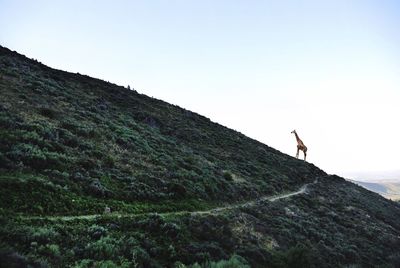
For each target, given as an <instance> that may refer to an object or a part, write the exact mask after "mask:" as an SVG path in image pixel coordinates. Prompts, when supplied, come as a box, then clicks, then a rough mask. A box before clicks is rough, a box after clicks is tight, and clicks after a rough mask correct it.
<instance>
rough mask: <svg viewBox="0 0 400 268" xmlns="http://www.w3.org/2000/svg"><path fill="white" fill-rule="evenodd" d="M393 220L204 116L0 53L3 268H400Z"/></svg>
mask: <svg viewBox="0 0 400 268" xmlns="http://www.w3.org/2000/svg"><path fill="white" fill-rule="evenodd" d="M271 127H272V126H271ZM299 189H302V190H299ZM285 194H287V195H285ZM273 197H275V198H273ZM106 207H108V208H110V209H111V213H104V210H105V208H106ZM399 218H400V205H399V204H398V203H395V202H392V201H390V200H386V199H384V198H383V197H381V196H379V195H378V194H375V193H372V192H369V191H368V190H365V189H363V188H361V187H359V186H357V185H355V184H352V183H350V182H346V181H345V180H344V179H342V178H340V177H337V176H330V175H328V174H326V173H325V172H323V171H322V170H320V169H319V168H317V167H315V166H314V165H312V164H309V163H307V162H304V161H301V160H297V159H295V158H293V157H291V156H288V155H285V154H283V153H281V152H279V151H277V150H275V149H273V148H271V147H268V146H267V145H264V144H262V143H260V142H258V141H255V140H252V139H250V138H248V137H246V136H244V135H243V134H241V133H238V132H236V131H234V130H231V129H228V128H226V127H224V126H221V125H219V124H216V123H213V122H212V121H210V120H209V119H208V118H205V117H203V116H201V115H198V114H195V113H193V112H190V111H188V110H185V109H182V108H180V107H177V106H174V105H171V104H168V103H165V102H163V101H160V100H157V99H153V98H150V97H148V96H145V95H142V94H139V93H138V92H136V91H135V90H131V89H128V88H125V87H121V86H117V85H115V84H112V83H108V82H105V81H102V80H99V79H94V78H90V77H88V76H85V75H80V74H73V73H68V72H64V71H59V70H55V69H51V68H49V67H46V66H45V65H43V64H41V63H39V62H37V61H35V60H31V59H28V58H26V57H25V56H22V55H20V54H18V53H16V52H12V51H10V50H8V49H7V48H3V47H0V267H29V266H30V267H341V266H342V267H349V266H351V267H373V266H381V267H397V266H398V265H400V253H399V249H400V222H399V220H398V219H399ZM396 265H397V266H396Z"/></svg>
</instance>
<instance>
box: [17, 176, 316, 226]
mask: <svg viewBox="0 0 400 268" xmlns="http://www.w3.org/2000/svg"><path fill="white" fill-rule="evenodd" d="M316 183H318V181H317V180H315V181H314V182H312V183H307V184H304V185H303V186H301V187H300V188H299V189H298V190H297V191H294V192H289V193H285V194H280V195H274V196H263V197H260V198H257V199H254V200H250V201H246V202H243V203H236V204H231V205H226V206H221V207H216V208H212V209H209V210H198V211H173V212H163V213H157V212H144V213H111V214H109V215H107V216H108V217H109V216H111V217H118V218H121V217H129V216H141V215H150V214H158V215H161V216H163V215H164V216H167V215H184V214H190V215H192V216H194V215H204V214H218V213H221V212H223V211H227V210H234V209H240V208H247V207H252V206H254V205H256V204H259V203H261V202H265V201H269V202H275V201H278V200H281V199H286V198H289V197H292V196H295V195H301V194H304V193H306V192H307V189H308V187H309V186H310V185H313V184H316ZM102 216H105V214H91V215H76V216H19V218H20V219H28V220H61V221H71V220H91V219H96V218H99V217H102Z"/></svg>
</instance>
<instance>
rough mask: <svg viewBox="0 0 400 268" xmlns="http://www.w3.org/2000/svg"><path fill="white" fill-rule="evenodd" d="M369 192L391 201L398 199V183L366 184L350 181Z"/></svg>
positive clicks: (364, 182)
mask: <svg viewBox="0 0 400 268" xmlns="http://www.w3.org/2000/svg"><path fill="white" fill-rule="evenodd" d="M350 181H351V182H353V183H356V184H358V185H360V186H362V187H364V188H366V189H368V190H370V191H373V192H375V193H378V194H380V195H382V196H384V197H386V198H389V199H392V200H399V199H400V182H396V181H376V182H372V181H371V182H366V181H356V180H350Z"/></svg>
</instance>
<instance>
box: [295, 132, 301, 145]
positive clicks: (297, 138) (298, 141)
mask: <svg viewBox="0 0 400 268" xmlns="http://www.w3.org/2000/svg"><path fill="white" fill-rule="evenodd" d="M294 135H295V136H296V140H297V143H303V142H302V141H301V140H300V138H299V135H297V133H296V132H295V133H294Z"/></svg>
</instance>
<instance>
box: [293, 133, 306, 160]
mask: <svg viewBox="0 0 400 268" xmlns="http://www.w3.org/2000/svg"><path fill="white" fill-rule="evenodd" d="M291 133H293V134H294V135H295V136H296V140H297V153H296V158H299V152H300V150H302V151H303V153H304V161H306V157H307V147H306V146H305V145H304V143H303V141H302V140H301V139H300V138H299V135H297V132H296V130H293V131H292V132H291Z"/></svg>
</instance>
